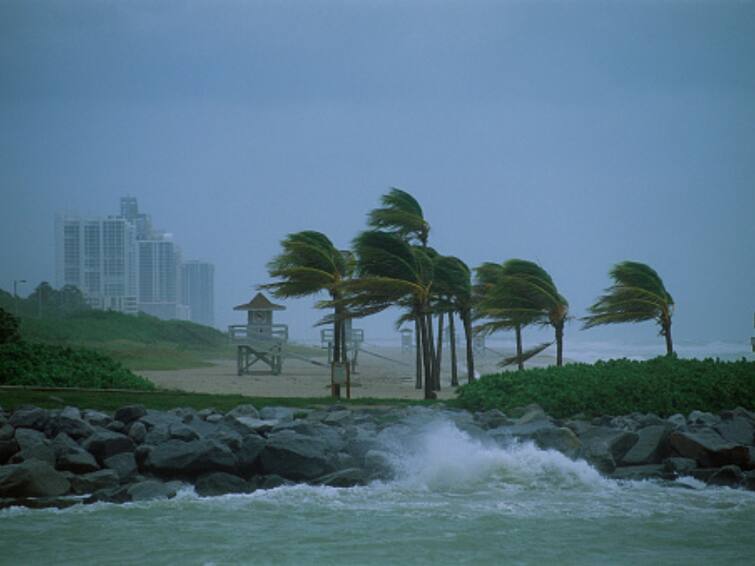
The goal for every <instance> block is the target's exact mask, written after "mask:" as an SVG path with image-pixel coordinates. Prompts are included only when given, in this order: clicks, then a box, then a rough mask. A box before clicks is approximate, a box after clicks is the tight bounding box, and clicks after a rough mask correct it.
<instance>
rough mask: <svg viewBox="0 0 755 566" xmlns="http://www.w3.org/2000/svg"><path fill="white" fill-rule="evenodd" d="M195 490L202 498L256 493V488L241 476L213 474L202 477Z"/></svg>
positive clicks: (222, 473)
mask: <svg viewBox="0 0 755 566" xmlns="http://www.w3.org/2000/svg"><path fill="white" fill-rule="evenodd" d="M194 490H195V491H196V492H197V494H198V495H201V496H202V497H214V496H217V495H225V494H227V493H251V492H252V491H254V486H252V485H251V484H249V483H248V482H247V481H246V480H244V479H243V478H240V477H239V476H235V475H233V474H228V473H225V472H213V473H211V474H206V475H204V476H201V477H200V478H199V479H198V480H197V482H196V484H194Z"/></svg>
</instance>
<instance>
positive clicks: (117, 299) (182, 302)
mask: <svg viewBox="0 0 755 566" xmlns="http://www.w3.org/2000/svg"><path fill="white" fill-rule="evenodd" d="M120 204H121V214H120V216H109V217H107V218H79V217H78V216H66V215H58V216H57V217H56V220H55V274H56V284H57V286H58V287H62V286H63V285H75V286H76V287H78V288H79V289H81V291H82V292H83V293H84V296H85V297H86V299H87V302H88V303H89V305H90V306H92V307H93V308H98V309H105V310H117V311H120V312H125V313H132V314H136V313H137V312H139V311H142V312H145V313H147V314H151V315H153V316H157V317H159V318H163V319H172V318H178V319H182V320H189V319H191V320H196V321H197V322H200V323H202V324H212V322H213V318H214V317H213V314H214V313H213V300H214V295H213V278H214V268H213V266H212V265H211V264H209V263H206V262H198V261H196V262H195V261H192V262H187V267H186V269H182V268H181V265H182V264H181V251H180V248H179V247H178V245H177V244H176V243H175V242H173V240H172V238H171V236H170V234H166V233H165V232H162V231H160V230H155V229H154V228H153V227H152V221H151V219H150V216H149V215H148V214H145V213H143V212H139V204H138V202H137V199H136V198H135V197H122V198H121V203H120ZM182 292H183V293H185V297H184V296H182ZM192 309H193V310H194V314H193V315H192Z"/></svg>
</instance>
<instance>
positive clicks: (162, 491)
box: [126, 480, 182, 501]
mask: <svg viewBox="0 0 755 566" xmlns="http://www.w3.org/2000/svg"><path fill="white" fill-rule="evenodd" d="M181 485H182V484H181V483H180V482H176V481H170V482H165V483H163V482H161V481H157V480H145V481H142V482H138V483H134V484H131V485H130V486H128V487H127V488H126V492H127V493H128V496H129V498H130V499H131V500H132V501H149V500H152V499H171V498H173V497H175V496H176V494H177V493H178V490H179V489H181Z"/></svg>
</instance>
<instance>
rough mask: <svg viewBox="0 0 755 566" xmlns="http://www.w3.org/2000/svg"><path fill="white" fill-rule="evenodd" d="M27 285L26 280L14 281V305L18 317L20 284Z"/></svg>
mask: <svg viewBox="0 0 755 566" xmlns="http://www.w3.org/2000/svg"><path fill="white" fill-rule="evenodd" d="M19 283H26V279H14V280H13V304H14V305H15V306H16V316H19V314H18V284H19Z"/></svg>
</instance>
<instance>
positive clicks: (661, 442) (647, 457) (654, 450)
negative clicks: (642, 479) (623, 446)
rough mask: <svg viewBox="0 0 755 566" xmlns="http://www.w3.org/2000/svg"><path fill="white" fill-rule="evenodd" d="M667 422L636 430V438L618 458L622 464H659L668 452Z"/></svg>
mask: <svg viewBox="0 0 755 566" xmlns="http://www.w3.org/2000/svg"><path fill="white" fill-rule="evenodd" d="M670 433H671V427H670V426H669V425H668V424H662V425H652V426H646V427H645V428H641V429H639V430H638V431H637V435H638V437H639V438H638V439H637V442H635V444H634V446H632V447H631V448H630V449H629V451H628V452H627V453H626V454H624V456H623V457H622V458H621V460H620V464H621V465H622V466H638V465H641V464H659V463H660V462H661V461H662V460H663V458H664V456H665V455H666V454H667V452H668V436H669V434H670Z"/></svg>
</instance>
